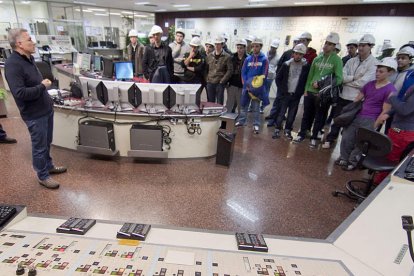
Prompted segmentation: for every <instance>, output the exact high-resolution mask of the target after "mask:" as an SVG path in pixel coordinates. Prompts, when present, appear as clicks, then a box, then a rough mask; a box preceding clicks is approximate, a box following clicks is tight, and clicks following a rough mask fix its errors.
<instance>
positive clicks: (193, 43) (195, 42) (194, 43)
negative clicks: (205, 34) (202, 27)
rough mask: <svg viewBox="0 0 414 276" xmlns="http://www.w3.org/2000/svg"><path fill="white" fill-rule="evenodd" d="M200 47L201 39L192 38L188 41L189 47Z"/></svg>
mask: <svg viewBox="0 0 414 276" xmlns="http://www.w3.org/2000/svg"><path fill="white" fill-rule="evenodd" d="M200 45H201V39H200V38H199V37H197V36H196V37H193V38H192V39H191V41H190V46H194V47H198V46H200Z"/></svg>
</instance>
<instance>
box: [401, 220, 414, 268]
mask: <svg viewBox="0 0 414 276" xmlns="http://www.w3.org/2000/svg"><path fill="white" fill-rule="evenodd" d="M401 220H402V227H403V229H404V230H405V231H406V232H407V238H408V247H409V250H410V256H411V260H413V262H414V252H413V241H412V238H411V231H413V229H414V224H413V217H412V216H402V217H401Z"/></svg>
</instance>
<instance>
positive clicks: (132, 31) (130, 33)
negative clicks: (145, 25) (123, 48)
mask: <svg viewBox="0 0 414 276" xmlns="http://www.w3.org/2000/svg"><path fill="white" fill-rule="evenodd" d="M131 36H136V37H138V32H137V30H134V29H132V30H130V31H129V33H128V37H131Z"/></svg>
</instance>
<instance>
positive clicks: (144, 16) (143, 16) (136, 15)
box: [134, 14, 148, 18]
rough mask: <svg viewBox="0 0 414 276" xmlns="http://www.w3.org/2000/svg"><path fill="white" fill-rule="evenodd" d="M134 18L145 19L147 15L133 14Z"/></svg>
mask: <svg viewBox="0 0 414 276" xmlns="http://www.w3.org/2000/svg"><path fill="white" fill-rule="evenodd" d="M134 16H135V17H141V18H147V17H148V15H145V14H134Z"/></svg>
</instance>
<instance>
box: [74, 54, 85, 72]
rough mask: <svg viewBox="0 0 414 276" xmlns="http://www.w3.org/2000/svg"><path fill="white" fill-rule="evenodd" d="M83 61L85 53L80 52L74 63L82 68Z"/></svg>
mask: <svg viewBox="0 0 414 276" xmlns="http://www.w3.org/2000/svg"><path fill="white" fill-rule="evenodd" d="M82 61H83V54H82V53H78V54H77V55H76V61H75V62H74V64H76V65H78V67H79V68H81V66H82Z"/></svg>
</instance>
